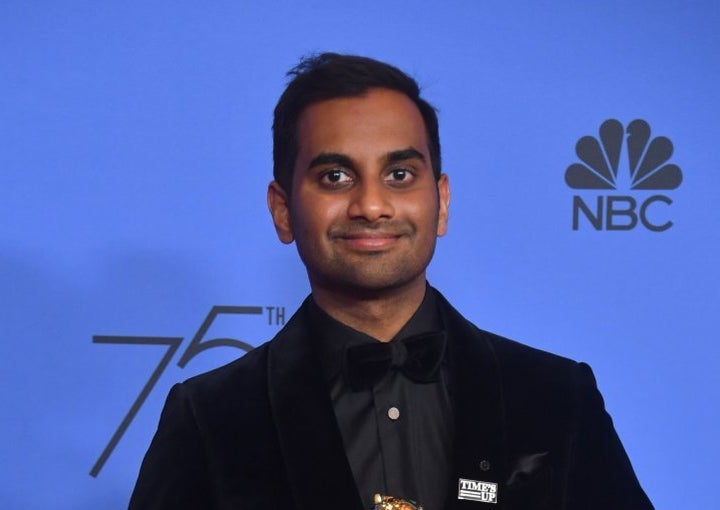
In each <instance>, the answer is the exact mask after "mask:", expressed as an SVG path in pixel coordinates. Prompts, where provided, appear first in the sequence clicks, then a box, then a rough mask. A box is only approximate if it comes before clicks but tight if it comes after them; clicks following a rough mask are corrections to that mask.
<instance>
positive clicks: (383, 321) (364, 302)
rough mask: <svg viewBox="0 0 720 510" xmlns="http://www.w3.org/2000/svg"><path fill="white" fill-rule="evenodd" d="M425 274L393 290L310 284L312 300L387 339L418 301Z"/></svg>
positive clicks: (337, 316)
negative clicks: (339, 289) (358, 289)
mask: <svg viewBox="0 0 720 510" xmlns="http://www.w3.org/2000/svg"><path fill="white" fill-rule="evenodd" d="M425 287H426V283H425V277H424V276H423V277H422V278H418V279H417V280H416V281H413V282H411V283H410V284H408V285H406V286H403V287H402V288H397V289H383V290H382V291H365V292H359V293H358V292H347V291H345V292H343V291H337V290H333V289H327V288H323V287H322V286H318V285H313V284H311V288H312V296H313V299H314V300H315V303H316V304H317V305H318V306H319V307H320V308H322V309H323V310H324V311H325V313H327V314H328V315H330V316H331V317H332V318H334V319H335V320H338V321H340V322H342V323H343V324H346V325H347V326H350V327H351V328H353V329H356V330H358V331H361V332H363V333H365V334H366V335H370V336H371V337H373V338H377V339H378V340H380V341H381V342H388V341H390V340H391V339H392V338H393V337H394V336H395V335H396V334H397V333H398V331H400V329H401V328H402V327H403V326H404V325H405V323H406V322H407V321H408V320H410V317H412V315H413V314H414V313H415V311H416V310H417V309H418V307H419V306H420V303H422V300H423V298H424V297H425Z"/></svg>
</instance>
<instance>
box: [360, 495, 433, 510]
mask: <svg viewBox="0 0 720 510" xmlns="http://www.w3.org/2000/svg"><path fill="white" fill-rule="evenodd" d="M372 510H423V507H422V505H419V504H417V503H416V502H415V501H412V500H410V499H402V498H396V497H393V496H383V495H382V494H375V506H373V507H372Z"/></svg>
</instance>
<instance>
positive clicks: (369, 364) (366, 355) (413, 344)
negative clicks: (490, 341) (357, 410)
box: [343, 332, 446, 391]
mask: <svg viewBox="0 0 720 510" xmlns="http://www.w3.org/2000/svg"><path fill="white" fill-rule="evenodd" d="M445 344H446V340H445V333H442V332H440V333H424V334H421V335H413V336H410V337H408V338H405V339H402V340H396V341H393V342H377V343H372V344H362V345H355V346H352V347H348V348H346V349H345V356H344V358H343V373H344V374H345V380H346V381H347V383H348V384H349V385H350V387H351V388H352V389H353V390H355V391H357V390H361V389H365V388H370V387H372V386H373V385H374V384H375V383H376V382H378V381H379V380H380V379H382V378H383V376H384V375H385V374H387V373H388V371H389V370H391V369H392V368H396V369H398V370H400V371H401V372H402V373H403V374H405V375H406V376H407V377H408V378H409V379H411V380H413V381H415V382H421V383H423V382H431V381H434V380H435V379H436V375H437V371H438V368H440V364H441V363H442V361H443V357H444V355H445Z"/></svg>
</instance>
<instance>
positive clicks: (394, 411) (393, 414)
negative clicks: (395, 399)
mask: <svg viewBox="0 0 720 510" xmlns="http://www.w3.org/2000/svg"><path fill="white" fill-rule="evenodd" d="M388 418H390V419H391V420H392V421H395V420H397V419H398V418H400V409H398V408H397V407H391V408H390V409H388Z"/></svg>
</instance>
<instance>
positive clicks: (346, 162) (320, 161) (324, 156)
mask: <svg viewBox="0 0 720 510" xmlns="http://www.w3.org/2000/svg"><path fill="white" fill-rule="evenodd" d="M321 165H340V166H345V167H351V166H352V160H351V159H350V158H349V157H348V156H346V155H345V154H340V153H339V152H323V153H321V154H318V155H317V156H315V157H314V158H313V159H312V161H310V164H309V165H308V170H309V169H311V168H315V167H316V166H321Z"/></svg>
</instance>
